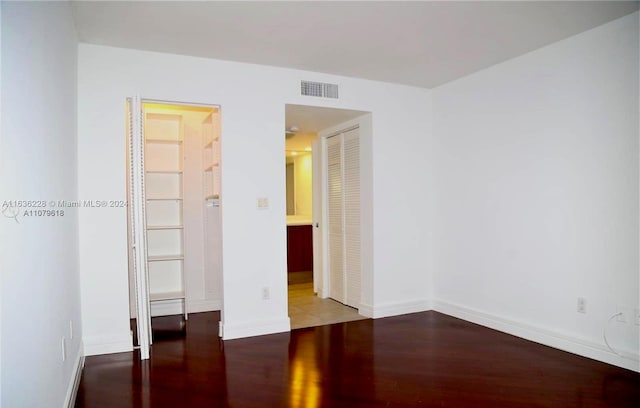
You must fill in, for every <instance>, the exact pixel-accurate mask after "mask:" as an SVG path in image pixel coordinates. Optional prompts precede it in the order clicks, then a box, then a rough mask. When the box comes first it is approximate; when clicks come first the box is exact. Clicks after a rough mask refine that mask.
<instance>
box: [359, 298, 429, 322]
mask: <svg viewBox="0 0 640 408" xmlns="http://www.w3.org/2000/svg"><path fill="white" fill-rule="evenodd" d="M428 310H431V302H430V301H429V300H428V299H414V300H405V301H402V302H388V303H383V304H379V305H365V304H361V305H360V308H359V309H358V312H359V313H360V314H361V315H363V316H367V317H371V318H373V319H379V318H381V317H389V316H398V315H403V314H409V313H418V312H426V311H428Z"/></svg>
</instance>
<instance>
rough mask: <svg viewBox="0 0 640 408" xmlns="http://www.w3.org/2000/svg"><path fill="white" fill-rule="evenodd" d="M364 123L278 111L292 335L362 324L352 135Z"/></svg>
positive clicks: (351, 116) (330, 114)
mask: <svg viewBox="0 0 640 408" xmlns="http://www.w3.org/2000/svg"><path fill="white" fill-rule="evenodd" d="M366 115H369V114H368V113H367V112H362V111H354V110H346V109H334V108H322V107H313V106H304V105H286V107H285V126H286V128H285V174H286V184H287V185H286V194H287V197H286V203H287V220H286V224H287V282H288V295H289V297H288V304H289V318H290V321H291V328H292V329H297V328H302V327H311V326H318V325H324V324H332V323H339V322H346V321H351V320H358V319H364V318H365V316H363V315H361V314H360V313H359V309H360V305H361V300H362V295H361V292H362V288H361V284H360V282H361V280H362V274H363V272H362V266H361V265H362V262H361V253H362V251H361V240H360V235H361V230H360V229H361V225H362V221H361V214H360V206H361V201H362V197H361V195H360V167H361V160H360V154H361V152H360V149H359V140H360V133H359V130H358V129H359V121H360V118H363V117H365V116H366ZM369 116H370V115H369ZM367 137H368V135H367ZM367 176H369V174H367Z"/></svg>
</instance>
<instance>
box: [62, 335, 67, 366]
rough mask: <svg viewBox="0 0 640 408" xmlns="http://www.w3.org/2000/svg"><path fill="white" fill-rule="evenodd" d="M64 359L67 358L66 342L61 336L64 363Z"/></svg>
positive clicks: (63, 360)
mask: <svg viewBox="0 0 640 408" xmlns="http://www.w3.org/2000/svg"><path fill="white" fill-rule="evenodd" d="M66 359H67V343H66V341H65V339H64V337H63V338H62V362H63V363H64V362H65V361H66Z"/></svg>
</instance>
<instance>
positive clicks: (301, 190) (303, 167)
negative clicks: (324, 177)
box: [293, 153, 313, 218]
mask: <svg viewBox="0 0 640 408" xmlns="http://www.w3.org/2000/svg"><path fill="white" fill-rule="evenodd" d="M311 165H312V163H311V153H303V154H300V155H298V156H296V157H294V159H293V169H294V170H293V173H294V176H293V182H294V185H295V188H294V192H295V197H296V199H295V202H296V215H306V216H308V217H309V218H311V215H312V213H313V188H312V187H313V184H312V183H311V177H312V169H311V167H312V166H311Z"/></svg>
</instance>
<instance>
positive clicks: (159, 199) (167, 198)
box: [147, 197, 182, 201]
mask: <svg viewBox="0 0 640 408" xmlns="http://www.w3.org/2000/svg"><path fill="white" fill-rule="evenodd" d="M174 200H175V201H182V197H147V201H174Z"/></svg>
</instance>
